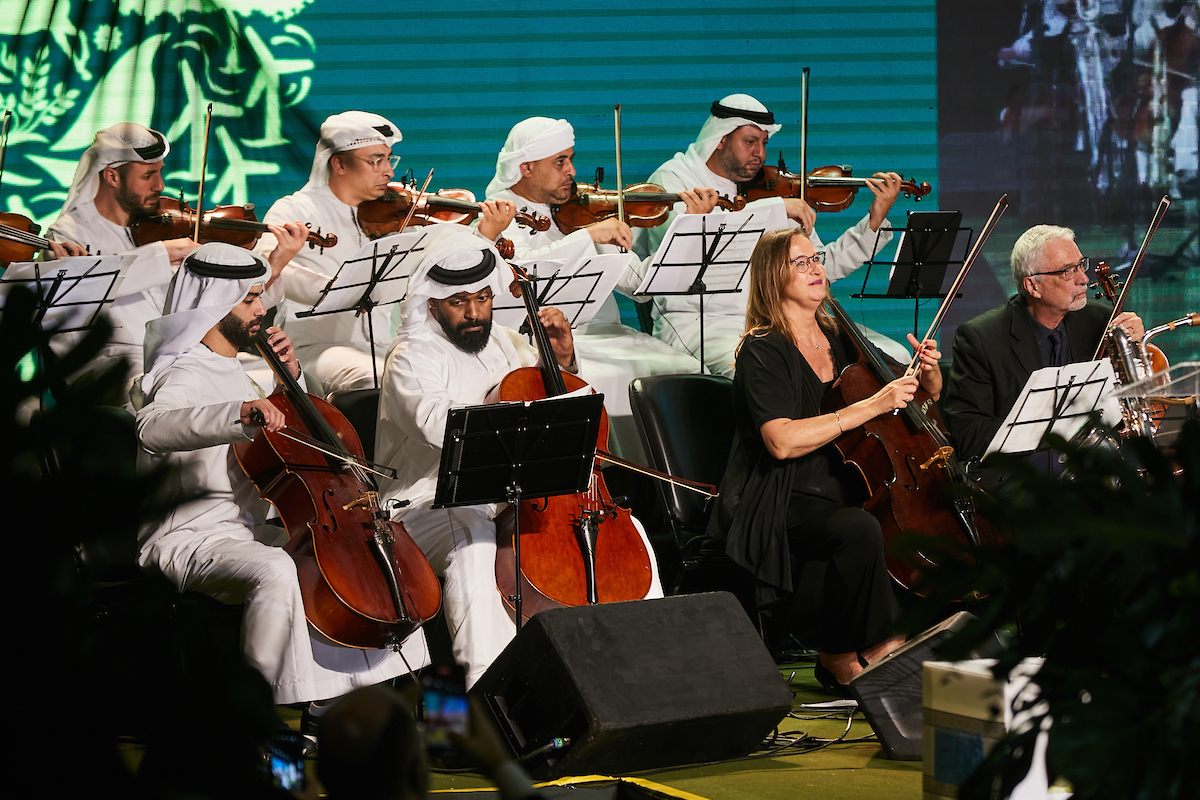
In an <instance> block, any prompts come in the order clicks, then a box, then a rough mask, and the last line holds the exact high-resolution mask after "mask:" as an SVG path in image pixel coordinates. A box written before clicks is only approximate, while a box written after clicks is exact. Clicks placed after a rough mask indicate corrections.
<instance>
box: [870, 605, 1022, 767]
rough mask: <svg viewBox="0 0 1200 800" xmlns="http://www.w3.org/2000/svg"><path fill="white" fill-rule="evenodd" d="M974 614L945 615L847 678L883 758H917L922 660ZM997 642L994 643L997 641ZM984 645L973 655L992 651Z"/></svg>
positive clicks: (984, 655)
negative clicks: (881, 747)
mask: <svg viewBox="0 0 1200 800" xmlns="http://www.w3.org/2000/svg"><path fill="white" fill-rule="evenodd" d="M973 619H975V617H974V616H972V615H971V614H968V613H967V612H966V611H960V612H958V613H957V614H955V615H954V616H952V617H950V618H949V619H947V620H945V621H944V622H941V623H940V624H938V625H935V626H933V627H932V628H930V629H929V630H927V631H925V632H924V633H922V634H921V635H920V636H916V637H914V638H912V639H910V640H908V641H907V642H905V643H904V646H903V647H900V648H898V649H897V650H895V651H893V652H891V653H889V654H888V655H887V656H886V657H884V658H881V659H879V660H878V661H876V662H875V663H874V664H872V665H871V666H869V667H867V668H866V669H864V670H863V671H862V672H860V673H859V674H858V676H857V677H855V678H854V680H852V681H850V693H851V694H852V695H854V698H855V699H856V700H858V708H859V710H860V711H862V712H863V716H865V717H866V718H867V722H868V723H870V725H871V729H872V730H874V731H875V735H876V736H878V737H879V741H880V743H881V744H882V745H883V750H884V752H885V753H887V757H888V758H891V759H895V760H898V761H920V760H921V740H922V733H923V728H924V725H925V721H924V698H923V697H922V692H923V691H924V681H923V680H922V664H924V663H925V662H926V661H932V660H933V659H934V656H933V655H932V652H933V650H934V649H936V648H937V646H938V645H939V644H941V643H942V642H943V641H945V640H946V639H948V638H950V637H951V636H952V635H953V634H955V633H957V632H958V631H960V630H962V629H963V628H964V627H965V626H966V625H967V623H968V622H970V621H971V620H973ZM997 645H998V643H997ZM995 653H996V648H985V649H984V650H977V651H976V652H974V653H972V654H971V657H972V658H987V657H990V656H993V655H995Z"/></svg>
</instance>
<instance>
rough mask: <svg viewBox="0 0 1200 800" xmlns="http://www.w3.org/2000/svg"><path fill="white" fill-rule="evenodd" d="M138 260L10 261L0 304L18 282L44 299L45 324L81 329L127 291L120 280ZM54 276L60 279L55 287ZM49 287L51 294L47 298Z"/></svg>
mask: <svg viewBox="0 0 1200 800" xmlns="http://www.w3.org/2000/svg"><path fill="white" fill-rule="evenodd" d="M138 260H139V259H138V257H137V256H136V255H107V256H71V257H69V258H60V259H58V260H57V261H21V262H18V263H15V264H10V265H9V266H8V269H7V270H5V271H4V276H3V278H0V308H3V306H4V303H5V301H6V300H7V297H8V292H9V291H10V290H11V289H12V287H13V286H16V285H18V284H20V285H23V286H26V287H27V288H29V290H30V291H32V292H34V293H35V294H37V295H38V296H39V297H40V298H41V299H42V300H43V301H44V302H45V301H47V300H48V306H47V310H46V313H45V315H44V316H43V318H42V324H43V325H45V326H46V327H47V328H58V329H59V330H60V332H64V333H65V332H67V331H71V330H83V329H84V328H87V327H88V326H90V325H91V324H92V323H93V322H94V321H95V319H96V317H97V316H98V315H99V313H100V311H101V310H102V309H103V307H104V306H105V305H106V304H108V303H111V302H112V301H113V300H114V299H116V298H117V297H120V296H122V295H123V294H126V293H130V292H122V291H121V287H122V282H123V281H125V280H127V276H128V275H129V268H130V265H131V264H133V263H134V262H136V261H138ZM39 276H40V281H39ZM58 278H61V280H59V281H58V286H57V289H55V288H54V284H55V280H56V279H58ZM167 281H170V275H169V274H168V276H167ZM135 285H137V284H135ZM152 285H153V284H152ZM39 287H40V289H39ZM52 289H53V290H54V295H53V297H50V298H47V295H48V293H49V292H50V291H51V290H52Z"/></svg>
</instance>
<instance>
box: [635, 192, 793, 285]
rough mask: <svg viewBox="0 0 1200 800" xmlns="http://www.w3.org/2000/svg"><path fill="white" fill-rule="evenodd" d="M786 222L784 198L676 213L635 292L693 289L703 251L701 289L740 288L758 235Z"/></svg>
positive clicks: (783, 226)
mask: <svg viewBox="0 0 1200 800" xmlns="http://www.w3.org/2000/svg"><path fill="white" fill-rule="evenodd" d="M787 226H788V220H787V215H786V214H785V213H784V210H783V204H782V203H772V204H770V205H768V206H766V207H765V208H762V209H756V210H754V211H718V212H714V213H712V214H680V215H679V216H677V217H675V219H673V220H672V221H671V225H670V227H669V228H667V233H666V236H664V237H663V241H662V244H661V245H660V246H659V248H658V251H657V252H655V254H654V256H653V258H652V259H651V262H650V268H649V269H648V270H647V271H646V277H645V278H644V279H643V280H642V283H641V285H640V286H638V289H637V292H636V293H635V294H638V295H650V294H689V293H691V291H692V287H693V285H694V284H695V282H696V277H697V275H698V274H699V272H700V270H701V268H702V266H703V265H704V262H705V257H706V256H707V257H708V268H707V269H706V270H705V271H704V275H703V281H704V288H705V291H708V292H733V291H740V290H741V289H742V287H743V286H744V285H745V276H746V273H747V270H748V269H749V264H750V254H751V253H752V252H753V251H754V245H756V244H757V243H758V240H759V237H761V236H762V235H763V234H764V233H766V232H767V231H771V230H777V229H779V228H786V227H787ZM714 242H715V245H716V246H715V247H714V246H713V245H714Z"/></svg>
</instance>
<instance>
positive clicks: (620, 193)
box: [613, 103, 626, 222]
mask: <svg viewBox="0 0 1200 800" xmlns="http://www.w3.org/2000/svg"><path fill="white" fill-rule="evenodd" d="M613 125H614V127H615V128H616V142H617V219H619V220H621V221H622V222H625V221H626V220H625V180H624V178H623V177H622V175H621V104H620V103H617V104H616V105H615V106H614V107H613Z"/></svg>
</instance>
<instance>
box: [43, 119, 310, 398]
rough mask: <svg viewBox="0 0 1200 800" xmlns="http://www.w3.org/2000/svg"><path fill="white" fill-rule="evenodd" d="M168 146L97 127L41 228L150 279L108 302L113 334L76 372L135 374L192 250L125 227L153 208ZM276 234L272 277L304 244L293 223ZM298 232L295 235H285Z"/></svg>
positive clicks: (130, 131)
mask: <svg viewBox="0 0 1200 800" xmlns="http://www.w3.org/2000/svg"><path fill="white" fill-rule="evenodd" d="M170 152H171V145H170V144H169V143H168V142H167V140H166V139H165V138H164V137H163V135H162V134H161V133H159V132H158V131H156V130H151V129H150V128H147V127H145V126H143V125H139V124H137V123H136V122H123V123H120V124H118V125H113V126H112V127H109V128H105V129H104V130H101V131H98V132H97V133H96V137H95V139H94V141H93V142H92V145H91V147H89V148H88V149H87V150H85V151H84V153H83V156H82V158H80V160H79V165H78V167H76V169H75V177H74V178H73V179H72V181H71V188H70V190H69V192H68V193H67V201H66V203H65V204H64V205H63V210H62V212H61V213H60V214H59V216H58V219H56V220H55V221H54V223H53V224H52V225H51V226H50V229H49V230H48V231H47V232H46V238H48V239H51V240H56V241H61V242H73V243H75V244H77V245H80V246H81V247H83V248H85V249H86V251H87V252H90V253H92V254H95V255H114V254H132V255H135V256H137V259H138V260H137V261H136V262H134V264H133V265H131V266H130V269H131V270H137V271H138V272H139V273H141V274H140V275H139V277H138V280H137V281H136V284H140V285H143V286H145V285H147V284H150V288H148V289H145V290H144V291H139V292H132V293H129V294H125V295H123V296H119V297H117V298H116V299H115V300H114V301H113V302H112V303H111V304H109V306H108V308H107V311H108V316H109V319H110V321H111V322H112V324H113V327H114V330H113V336H112V340H111V341H110V342H109V343H108V345H106V346H105V348H104V349H103V350H102V351H101V353H100V355H99V356H98V357H97V358H96V359H95V360H94V361H93V362H92V364H90V365H89V366H88V368H87V369H86V370H84V372H83V373H81V374H99V373H101V372H103V371H105V370H107V369H108V368H110V367H111V366H113V365H114V364H116V363H120V362H122V361H123V362H125V363H126V364H127V365H128V376H129V378H130V381H131V382H132V381H133V379H134V378H136V377H137V376H138V375H139V374H141V372H142V341H143V337H144V335H145V330H146V323H147V322H149V321H150V320H152V319H154V318H156V317H158V316H159V315H161V314H162V308H163V302H164V300H165V299H166V293H165V290H166V284H167V282H168V281H170V280H171V272H172V268H173V267H175V266H178V265H179V263H180V262H181V261H182V260H183V258H184V256H186V255H187V254H188V253H190V252H191V251H192V250H194V249H195V248H196V243H195V242H194V241H192V240H191V239H190V238H187V237H182V238H178V239H170V240H168V241H164V242H152V243H150V244H146V245H142V246H140V247H139V246H138V245H137V244H136V243H135V242H134V239H133V234H132V232H131V230H130V225H131V224H132V223H134V222H136V221H137V220H138V219H140V218H143V217H146V216H148V215H151V214H154V213H155V212H156V211H158V205H159V199H160V198H161V197H162V193H163V178H162V170H163V163H164V159H166V157H167V155H168V154H169V153H170ZM277 234H278V235H279V236H281V237H283V238H285V239H289V243H288V247H286V248H282V249H281V250H280V252H279V253H278V254H277V255H276V256H275V258H274V259H273V260H272V262H271V268H272V280H273V279H274V276H275V275H278V273H279V270H280V269H282V267H283V264H284V263H286V259H287V258H290V257H291V255H290V254H291V253H294V252H295V251H296V250H297V249H299V247H300V245H301V244H303V242H304V238H303V235H301V234H299V229H297V228H296V227H295V226H292V227H291V228H288V229H284V228H280V229H279V230H278V231H277ZM296 236H299V241H290V240H291V239H295V238H296ZM71 254H72V255H81V254H82V253H80V252H72V253H71ZM130 285H134V282H130ZM60 344H61V343H60ZM79 377H80V375H76V376H74V379H75V380H78V379H79ZM123 400H124V399H123V398H122V399H121V400H120V401H118V402H123Z"/></svg>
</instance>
